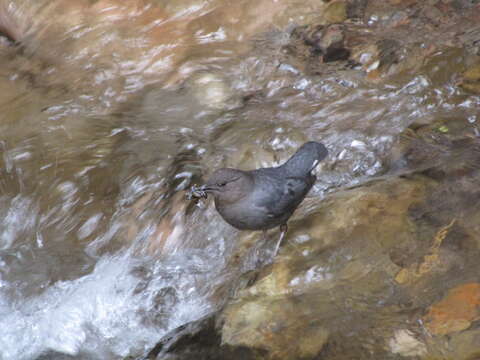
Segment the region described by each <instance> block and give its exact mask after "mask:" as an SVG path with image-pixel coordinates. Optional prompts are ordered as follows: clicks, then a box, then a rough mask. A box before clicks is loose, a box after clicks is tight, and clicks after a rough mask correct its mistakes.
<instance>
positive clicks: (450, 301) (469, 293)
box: [424, 283, 480, 335]
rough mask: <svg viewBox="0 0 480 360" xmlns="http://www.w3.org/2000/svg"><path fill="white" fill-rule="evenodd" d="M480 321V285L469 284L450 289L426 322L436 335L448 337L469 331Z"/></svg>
mask: <svg viewBox="0 0 480 360" xmlns="http://www.w3.org/2000/svg"><path fill="white" fill-rule="evenodd" d="M479 319H480V284H479V283H469V284H463V285H460V286H457V287H455V288H453V289H450V290H449V291H448V293H447V295H446V296H445V297H444V298H443V299H442V300H440V301H439V302H438V303H436V304H434V305H432V306H431V307H430V309H429V310H428V313H427V315H426V316H425V318H424V320H425V322H426V326H427V329H428V330H429V331H430V332H431V333H432V334H434V335H446V334H450V333H453V332H457V331H462V330H465V329H468V328H469V327H470V325H471V323H472V321H475V320H479Z"/></svg>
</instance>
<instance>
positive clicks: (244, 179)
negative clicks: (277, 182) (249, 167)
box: [200, 168, 253, 203]
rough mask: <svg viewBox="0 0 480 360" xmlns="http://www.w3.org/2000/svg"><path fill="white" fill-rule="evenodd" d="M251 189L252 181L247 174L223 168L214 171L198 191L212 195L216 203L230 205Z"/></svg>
mask: <svg viewBox="0 0 480 360" xmlns="http://www.w3.org/2000/svg"><path fill="white" fill-rule="evenodd" d="M252 187H253V179H252V176H251V175H250V174H249V173H248V172H245V171H242V170H236V169H230V168H223V169H218V170H216V171H215V172H214V173H213V174H212V176H210V178H209V179H208V181H207V183H206V184H205V185H203V186H202V187H201V188H200V189H201V190H202V191H204V192H206V193H207V194H212V195H213V196H214V198H215V200H216V201H221V202H223V203H232V202H235V201H238V200H240V199H241V198H243V197H244V196H246V195H247V194H248V193H249V191H251V188H252Z"/></svg>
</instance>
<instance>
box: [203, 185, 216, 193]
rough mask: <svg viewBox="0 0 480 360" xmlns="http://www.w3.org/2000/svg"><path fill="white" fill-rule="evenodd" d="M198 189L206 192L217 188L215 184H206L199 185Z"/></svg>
mask: <svg viewBox="0 0 480 360" xmlns="http://www.w3.org/2000/svg"><path fill="white" fill-rule="evenodd" d="M199 189H200V190H201V191H203V192H206V193H208V192H212V191H215V190H217V188H216V187H215V185H208V184H205V185H202V186H200V187H199Z"/></svg>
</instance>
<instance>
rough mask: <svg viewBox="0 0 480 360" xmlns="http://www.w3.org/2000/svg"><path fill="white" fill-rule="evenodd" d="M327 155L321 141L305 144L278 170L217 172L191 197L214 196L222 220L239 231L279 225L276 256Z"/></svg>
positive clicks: (219, 170)
mask: <svg viewBox="0 0 480 360" xmlns="http://www.w3.org/2000/svg"><path fill="white" fill-rule="evenodd" d="M327 155H328V151H327V148H326V147H325V146H324V145H323V144H320V143H318V142H315V141H310V142H307V143H305V144H303V145H302V146H301V147H300V149H298V150H297V152H296V153H295V154H294V155H293V156H292V157H291V158H290V159H288V161H287V162H286V163H285V164H283V165H280V166H277V167H270V168H260V169H257V170H251V171H243V170H237V169H230V168H222V169H218V170H216V171H215V172H214V173H213V174H212V176H211V177H210V179H209V180H208V181H207V183H206V184H205V185H203V186H200V187H195V186H194V187H192V189H191V191H190V193H189V195H188V198H189V199H192V198H200V197H204V198H207V195H208V194H212V195H213V197H214V199H215V208H216V209H217V211H218V212H219V213H220V215H221V216H222V217H223V219H224V220H225V221H226V222H227V223H229V224H230V225H232V226H233V227H235V228H237V229H239V230H263V231H264V232H265V231H266V230H268V229H272V228H274V227H276V226H280V231H281V234H280V239H279V241H278V243H277V246H276V247H275V252H274V255H276V253H277V251H278V248H279V246H280V243H281V242H282V240H283V237H284V236H285V234H286V232H287V220H288V219H289V218H290V216H292V214H293V212H294V211H295V209H296V208H297V207H298V205H300V203H301V202H302V200H303V199H304V198H305V196H306V195H307V193H308V191H309V190H310V189H311V188H312V186H313V184H314V183H315V180H316V177H315V175H313V174H312V171H313V170H314V169H315V167H316V166H317V165H318V163H319V162H320V161H321V160H323V159H324V158H325V157H326V156H327Z"/></svg>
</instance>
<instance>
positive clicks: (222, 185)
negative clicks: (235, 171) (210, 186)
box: [217, 182, 227, 187]
mask: <svg viewBox="0 0 480 360" xmlns="http://www.w3.org/2000/svg"><path fill="white" fill-rule="evenodd" d="M225 185H227V183H226V182H223V183H218V184H217V186H220V187H224V186H225Z"/></svg>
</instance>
